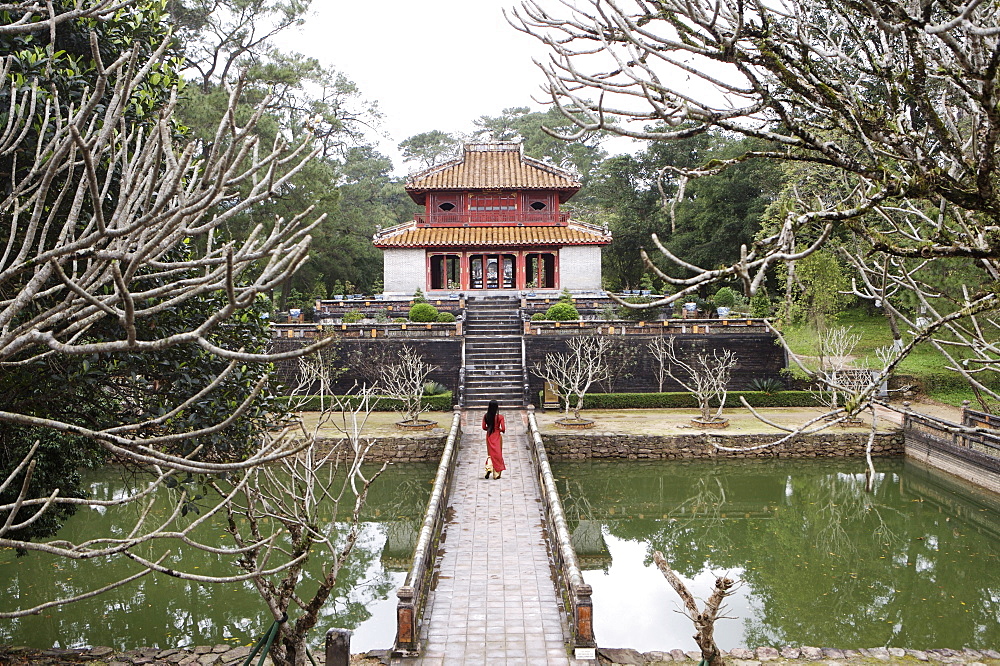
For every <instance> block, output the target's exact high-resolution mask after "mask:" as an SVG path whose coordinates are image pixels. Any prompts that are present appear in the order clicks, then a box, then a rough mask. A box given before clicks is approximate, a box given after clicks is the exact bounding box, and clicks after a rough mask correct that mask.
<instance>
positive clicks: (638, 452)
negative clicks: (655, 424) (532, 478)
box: [542, 431, 904, 461]
mask: <svg viewBox="0 0 1000 666" xmlns="http://www.w3.org/2000/svg"><path fill="white" fill-rule="evenodd" d="M778 438H779V436H778V435H774V434H770V435H749V434H746V435H740V434H714V433H713V434H704V433H698V434H690V435H628V434H622V433H602V432H593V431H589V432H579V431H576V432H567V433H565V434H564V433H551V432H543V433H542V441H543V442H544V443H545V451H546V453H547V454H548V455H549V458H551V459H552V460H560V461H563V460H698V459H720V458H845V457H847V458H853V457H861V456H864V455H865V447H866V446H867V442H868V433H863V432H862V433H855V432H852V433H846V432H845V433H838V432H823V433H818V434H813V435H800V436H797V437H794V438H792V439H790V440H788V441H786V442H783V443H781V444H778V445H776V446H772V447H766V448H756V449H755V448H754V447H760V446H761V445H764V444H767V443H768V442H773V441H775V440H777V439H778ZM715 444H718V445H720V446H725V447H728V448H746V449H748V450H746V451H720V450H719V449H717V448H716V446H715ZM903 454H904V445H903V435H902V433H900V432H885V433H878V434H877V435H876V436H875V443H874V444H873V446H872V455H873V456H876V457H880V458H882V457H893V456H902V455H903Z"/></svg>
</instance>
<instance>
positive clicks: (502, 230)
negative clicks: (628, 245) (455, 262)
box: [374, 222, 611, 247]
mask: <svg viewBox="0 0 1000 666" xmlns="http://www.w3.org/2000/svg"><path fill="white" fill-rule="evenodd" d="M610 242H611V235H610V234H605V233H602V231H599V230H597V229H591V228H587V227H584V226H581V225H576V224H573V223H572V222H571V223H570V224H569V226H547V227H542V226H536V227H531V226H528V227H417V226H416V225H415V224H413V223H409V224H406V225H400V226H398V227H393V228H391V229H386V230H385V231H383V232H380V233H378V234H376V235H375V239H374V243H375V246H376V247H525V246H532V245H607V244H608V243H610Z"/></svg>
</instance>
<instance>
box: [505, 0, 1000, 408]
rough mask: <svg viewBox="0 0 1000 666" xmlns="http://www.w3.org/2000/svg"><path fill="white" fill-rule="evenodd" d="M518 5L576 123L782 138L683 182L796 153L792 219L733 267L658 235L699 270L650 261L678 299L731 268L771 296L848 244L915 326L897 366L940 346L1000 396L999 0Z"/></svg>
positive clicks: (519, 19) (867, 283)
mask: <svg viewBox="0 0 1000 666" xmlns="http://www.w3.org/2000/svg"><path fill="white" fill-rule="evenodd" d="M509 18H510V20H511V22H512V24H513V25H514V26H515V27H516V28H518V29H520V30H522V31H524V32H527V33H529V34H532V35H534V36H535V37H537V38H538V39H540V40H541V41H543V42H544V43H545V44H546V45H547V46H548V47H549V49H550V51H551V57H550V58H549V59H548V60H547V61H546V62H542V63H540V66H541V68H542V70H543V71H544V73H545V76H546V80H547V85H546V93H547V96H548V97H549V98H550V99H551V100H552V101H554V102H555V103H556V104H557V105H558V106H559V107H560V108H561V109H562V110H563V112H564V113H565V114H566V115H567V116H568V117H569V118H571V119H572V120H573V121H574V122H575V124H576V125H577V127H578V128H579V131H578V133H577V134H579V135H583V134H585V133H587V132H591V131H596V130H606V131H610V132H613V133H617V134H621V135H624V136H629V137H633V138H637V139H642V140H649V141H669V140H672V139H679V138H685V137H690V136H694V135H697V134H699V133H703V132H707V131H709V130H712V129H719V130H722V131H726V132H732V133H735V134H739V135H743V136H747V137H756V138H759V139H763V140H765V141H767V142H769V143H770V145H771V146H773V147H772V148H764V149H761V150H751V151H750V152H747V153H745V154H743V155H738V156H735V157H734V158H733V159H731V160H723V161H717V162H714V163H711V164H705V165H703V166H702V167H701V168H696V169H691V170H681V169H671V173H672V175H673V176H674V177H675V178H677V179H678V180H679V182H681V183H684V182H688V181H690V180H691V179H693V178H697V177H699V176H703V175H707V174H711V173H717V172H718V171H720V170H722V169H725V168H728V167H729V166H731V165H733V164H737V163H741V162H744V161H746V160H751V159H769V160H780V161H785V162H787V163H788V165H789V166H788V168H789V173H790V174H791V175H792V182H791V185H790V186H789V188H788V191H787V192H786V194H785V196H784V198H783V201H782V202H781V206H780V207H779V208H777V209H776V210H775V212H776V213H777V214H778V217H779V218H780V219H779V220H778V226H777V228H775V229H773V230H772V231H771V232H769V233H767V234H765V235H764V236H763V237H762V238H760V239H759V240H758V241H757V242H755V243H754V244H753V246H752V247H744V248H743V249H742V256H741V259H740V260H739V261H737V262H736V263H734V264H733V265H730V266H724V267H722V268H716V267H700V266H696V265H693V264H691V263H689V262H687V261H685V260H684V258H683V257H679V256H676V255H674V254H673V253H671V252H669V251H668V250H667V249H666V248H665V247H664V246H663V245H662V244H661V243H660V242H659V240H658V239H657V238H656V237H655V236H654V237H653V243H654V245H655V246H656V247H657V249H658V250H659V251H660V252H661V253H662V254H663V256H664V257H665V258H666V259H667V260H668V261H670V262H672V263H674V264H675V265H677V266H679V267H681V268H683V269H685V270H686V271H688V273H687V275H690V277H685V278H675V277H672V276H669V275H667V274H666V273H665V272H663V271H660V270H658V269H657V268H656V267H655V266H653V265H652V261H651V260H650V258H649V257H645V260H646V261H647V263H648V264H649V266H650V268H651V269H652V270H653V271H654V272H656V273H657V274H658V275H659V277H660V278H661V279H663V280H665V281H666V282H667V283H670V284H672V285H674V286H675V287H676V288H677V291H676V293H675V294H674V295H672V296H669V297H667V298H666V299H664V300H663V301H662V302H661V303H666V302H671V301H675V300H678V299H682V298H686V297H687V296H688V295H689V294H691V293H694V292H696V291H698V290H699V289H701V288H702V287H704V286H705V285H707V284H708V283H711V282H713V281H717V280H719V279H724V278H736V279H738V280H740V281H741V282H742V284H743V286H744V291H745V293H746V294H747V295H752V294H753V293H755V292H756V290H757V289H758V288H760V286H761V284H762V283H763V280H764V278H765V276H766V275H767V274H768V273H769V272H770V270H771V269H772V268H773V267H775V266H777V265H779V264H782V263H785V264H788V267H789V271H788V279H789V280H790V281H791V280H792V279H793V275H794V264H795V261H797V260H798V259H802V258H804V257H806V256H809V255H810V254H811V253H813V252H815V251H817V250H818V249H819V248H822V247H825V246H827V245H830V244H833V243H838V242H840V241H839V239H843V238H847V239H848V240H847V241H846V242H843V243H842V244H841V245H839V246H838V248H837V249H838V250H839V251H840V252H841V255H842V256H843V257H844V258H845V259H846V260H847V261H848V262H849V263H850V264H852V265H853V266H854V267H855V269H856V272H857V274H858V276H859V280H860V284H858V285H857V288H856V289H855V292H856V295H857V296H858V297H861V298H865V299H868V300H869V301H871V302H873V303H875V304H877V305H878V306H880V307H884V308H886V312H887V313H888V314H889V316H890V322H891V323H894V324H897V325H899V324H901V325H900V326H899V328H904V327H905V328H908V329H909V330H908V335H909V340H907V341H906V342H905V344H902V343H901V344H899V345H897V347H899V348H900V349H899V351H898V352H897V353H896V354H895V356H894V357H893V358H892V359H890V362H889V364H888V365H887V366H886V367H885V368H884V370H885V373H888V372H891V370H892V369H893V368H894V367H895V366H896V365H897V364H898V363H899V361H900V360H901V359H902V358H903V357H905V356H906V354H908V353H909V352H910V351H911V350H912V349H913V346H914V345H916V344H919V343H921V342H923V341H925V340H927V341H930V342H931V344H932V345H934V346H935V347H936V348H938V350H939V351H940V352H941V353H942V354H944V356H945V357H946V358H947V359H948V362H949V367H950V368H951V369H952V370H954V371H955V372H958V373H960V374H962V375H963V376H964V377H965V378H966V380H968V382H969V383H970V385H972V386H973V388H974V389H975V390H977V391H979V392H981V393H982V394H983V395H984V396H988V397H989V398H992V399H994V400H996V399H998V398H1000V394H998V393H997V392H996V391H995V389H991V388H990V386H989V385H990V384H991V383H993V382H990V381H987V378H992V377H994V376H995V374H994V373H995V372H996V371H997V369H998V368H1000V348H998V347H997V345H996V342H995V338H996V335H995V329H996V328H997V327H998V324H997V322H998V319H997V318H996V316H995V314H994V313H995V312H996V311H997V310H998V309H1000V295H998V294H997V293H996V291H995V290H994V289H992V288H989V287H986V286H985V285H989V284H994V283H995V282H996V281H997V279H998V277H1000V265H998V259H1000V239H998V236H997V231H996V226H995V224H994V222H993V220H994V218H995V217H996V211H998V210H1000V190H998V188H997V178H996V172H997V153H998V140H1000V116H998V115H997V114H996V113H995V109H996V108H997V104H998V101H1000V87H998V86H997V85H996V83H997V73H996V64H995V54H996V52H997V50H998V48H1000V29H998V24H997V14H996V8H995V7H994V6H993V5H992V4H990V3H983V2H980V1H979V0H964V1H959V2H950V1H946V0H927V1H924V2H915V1H906V2H897V1H895V0H871V1H866V2H834V1H833V0H821V1H819V2H804V1H802V0H776V1H775V2H770V3H759V2H758V3H746V2H743V1H742V0H583V1H581V2H569V1H568V0H566V1H564V2H561V3H555V9H548V8H546V7H545V6H543V3H541V2H536V1H535V0H526V1H525V2H523V3H522V4H521V7H520V8H519V9H518V10H517V11H516V12H515V13H514V14H513V15H511V16H510V17H509ZM612 119H615V120H617V122H611V120H612ZM577 134H573V135H572V136H576V135H577ZM677 196H679V197H682V196H684V188H683V187H680V188H679V192H678V193H677ZM835 230H836V231H837V233H836V234H834V231H835ZM831 239H836V240H831ZM945 262H947V263H948V266H949V270H947V271H945V270H943V269H942V265H943V264H944V263H945ZM953 267H958V269H959V270H958V271H954V270H952V268H953ZM945 275H954V276H955V277H953V278H951V279H952V283H951V284H946V280H944V279H943V276H945ZM956 280H958V281H961V284H960V285H956V284H955V283H954V282H955V281H956ZM661 303H657V304H656V305H659V304H661ZM900 333H901V334H903V332H902V331H900ZM869 398H870V394H868V395H863V396H862V401H861V402H860V403H859V405H858V408H864V405H865V404H866V402H867V400H868V399H869Z"/></svg>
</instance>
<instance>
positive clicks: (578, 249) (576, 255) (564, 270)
mask: <svg viewBox="0 0 1000 666" xmlns="http://www.w3.org/2000/svg"><path fill="white" fill-rule="evenodd" d="M559 278H560V279H559V282H560V287H562V288H564V289H569V290H570V291H578V290H583V291H594V290H598V289H600V288H601V248H600V247H599V246H597V245H573V246H569V247H563V248H560V250H559Z"/></svg>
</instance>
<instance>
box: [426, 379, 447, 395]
mask: <svg viewBox="0 0 1000 666" xmlns="http://www.w3.org/2000/svg"><path fill="white" fill-rule="evenodd" d="M445 393H448V387H447V386H445V385H444V384H440V383H438V382H426V383H425V384H424V395H444V394H445Z"/></svg>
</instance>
